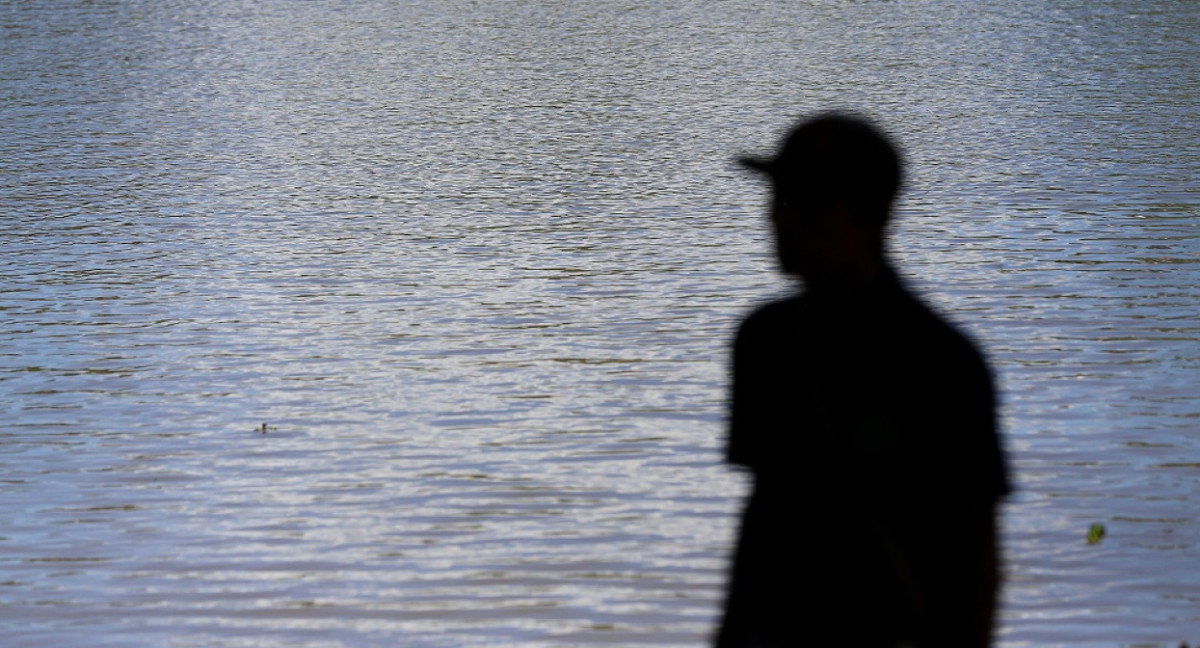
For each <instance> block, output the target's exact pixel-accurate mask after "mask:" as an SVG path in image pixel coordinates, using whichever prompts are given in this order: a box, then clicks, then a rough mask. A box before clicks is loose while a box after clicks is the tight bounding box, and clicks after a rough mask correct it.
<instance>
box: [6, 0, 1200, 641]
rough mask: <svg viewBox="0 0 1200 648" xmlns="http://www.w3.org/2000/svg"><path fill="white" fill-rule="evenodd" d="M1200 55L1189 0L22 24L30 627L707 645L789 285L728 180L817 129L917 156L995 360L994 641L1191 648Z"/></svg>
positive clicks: (13, 148)
mask: <svg viewBox="0 0 1200 648" xmlns="http://www.w3.org/2000/svg"><path fill="white" fill-rule="evenodd" d="M1198 39H1200V5H1197V4H1196V3H1194V2H1181V1H1178V0H1142V1H1134V0H1089V1H1083V0H1057V1H1055V0H1014V1H1013V2H1005V3H1000V2H981V3H964V2H955V1H953V0H895V1H892V2H884V1H866V2H850V1H844V0H838V1H834V0H809V1H796V2H769V1H763V0H723V1H714V2H684V1H679V0H668V1H666V2H632V1H630V0H593V1H591V2H587V3H566V2H553V1H551V0H509V1H497V2H474V1H469V0H441V1H439V0H411V1H399V0H395V1H388V0H350V1H348V2H335V1H332V0H309V1H300V0H293V1H285V0H262V1H258V2H249V1H238V0H231V1H217V0H187V1H186V2H185V1H182V0H140V1H139V0H107V1H106V0H95V1H92V2H87V1H85V0H76V1H71V0H32V1H29V2H17V1H16V0H13V1H3V2H0V102H2V103H0V127H2V132H3V138H2V139H0V224H2V230H0V249H2V250H3V253H2V254H0V291H2V292H0V480H2V482H0V631H2V632H3V636H4V640H3V642H4V644H5V645H8V646H105V645H111V646H230V647H233V646H239V647H240V646H283V645H287V646H312V647H317V646H321V647H326V646H346V647H352V646H354V647H357V646H418V647H426V646H428V647H443V646H444V647H447V648H451V647H460V646H475V645H480V646H481V645H495V646H505V645H508V646H531V647H532V646H547V647H548V646H589V645H620V646H635V645H643V646H700V645H703V642H704V639H705V637H706V636H707V634H708V632H709V631H710V629H711V628H712V625H713V623H714V621H715V617H716V613H717V605H718V600H719V597H720V590H721V586H722V583H723V573H722V571H723V569H724V564H725V558H726V554H727V552H728V550H729V547H730V543H731V540H732V533H733V529H734V523H735V515H736V512H737V510H738V506H739V502H740V498H741V496H742V495H743V494H744V493H745V488H746V484H745V481H744V478H743V477H742V476H741V475H739V474H736V473H734V472H732V471H730V470H729V469H727V468H726V467H724V466H723V465H721V463H720V450H721V443H722V434H723V432H722V418H723V401H724V389H725V386H726V377H725V361H726V353H727V348H726V345H727V342H728V340H729V337H730V335H731V332H732V327H733V326H734V325H735V323H736V321H737V319H738V318H739V316H740V315H742V314H743V313H744V312H745V311H746V309H748V308H749V307H750V306H751V305H753V304H755V303H758V302H760V301H762V300H763V299H766V298H769V297H771V296H773V295H778V294H780V293H781V292H782V291H784V290H786V289H787V286H786V284H785V283H784V282H783V281H782V280H780V279H778V278H777V277H776V276H774V274H773V271H772V265H771V261H770V258H769V257H768V256H767V247H768V241H767V234H766V231H765V229H764V223H763V219H762V217H761V215H760V214H761V210H762V205H763V196H762V187H761V186H759V185H758V184H756V182H755V181H754V180H753V179H751V178H747V177H746V176H745V175H744V174H743V173H741V172H740V171H738V170H737V169H736V168H735V167H734V166H733V165H732V164H731V159H732V158H733V157H734V156H735V155H737V154H739V153H746V152H766V151H768V150H770V149H771V148H772V146H773V145H774V143H775V141H776V138H777V136H778V135H779V133H780V132H781V130H782V129H783V128H785V127H786V126H787V125H788V122H789V121H790V119H791V118H792V117H793V116H795V115H798V114H803V113H808V112H811V111H814V110H818V109H823V108H829V107H846V108H852V109H857V110H861V111H866V112H868V113H869V114H872V115H875V116H877V117H878V118H879V120H880V121H881V122H882V123H883V125H884V126H885V127H886V128H887V129H888V130H890V131H891V132H892V133H894V134H895V136H896V138H897V139H898V140H899V141H900V142H901V143H902V144H903V146H904V148H905V150H906V154H907V157H908V159H909V161H910V169H911V170H910V173H909V182H908V189H907V193H906V194H905V197H904V199H903V200H902V202H901V205H900V208H899V212H900V216H899V218H900V222H899V223H898V225H897V227H896V231H895V236H894V241H893V249H894V254H895V257H896V259H897V263H898V264H899V265H900V267H901V268H902V271H903V273H904V274H906V275H907V276H909V277H910V278H911V281H912V282H913V283H914V285H916V286H918V287H919V288H920V289H921V290H922V291H923V292H924V293H925V294H926V296H927V297H928V299H929V300H930V301H931V302H933V303H935V304H937V305H938V306H939V307H940V308H942V309H943V310H944V311H945V312H947V313H949V314H950V315H951V316H952V317H953V318H954V319H955V320H957V321H958V322H960V323H961V324H963V325H964V326H966V327H967V328H969V329H970V330H971V331H973V332H974V333H975V335H976V336H977V337H979V338H980V339H981V340H983V341H984V343H985V345H986V347H987V349H988V351H989V353H990V355H991V358H992V360H993V363H994V364H995V367H996V370H997V373H998V377H999V381H1000V385H1001V387H1002V390H1003V396H1004V403H1005V408H1004V423H1005V431H1006V435H1007V436H1006V444H1007V447H1008V449H1009V452H1010V455H1011V459H1012V463H1013V469H1014V479H1015V482H1016V485H1017V487H1018V489H1019V491H1018V492H1017V493H1016V494H1015V495H1014V496H1013V497H1012V498H1011V499H1010V501H1009V502H1008V504H1007V505H1006V506H1005V508H1004V520H1003V522H1004V538H1005V548H1006V554H1007V561H1006V566H1005V572H1006V579H1007V585H1006V589H1005V594H1004V609H1003V612H1002V617H1001V624H1000V629H999V632H998V639H999V641H998V643H999V645H1001V646H1004V647H1006V648H1017V647H1019V646H1033V645H1036V646H1139V647H1154V646H1172V647H1173V646H1176V645H1178V643H1179V642H1181V641H1184V640H1187V641H1189V642H1192V643H1193V645H1194V643H1195V642H1200V488H1198V487H1197V484H1198V483H1200V479H1198V478H1200V388H1198V387H1197V385H1200V322H1198V318H1197V306H1198V304H1200V288H1198V287H1197V286H1200V236H1198V230H1197V228H1198V227H1200V194H1198V193H1197V186H1196V178H1195V172H1196V169H1197V168H1198V167H1200V136H1198V133H1197V123H1198V119H1197V117H1198V116H1197V105H1198V104H1200V72H1198V66H1197V58H1198V57H1197V52H1198V50H1200V48H1198V47H1197V41H1198ZM264 426H265V427H264ZM798 520H799V522H800V524H802V525H805V526H804V527H803V528H804V529H807V530H809V531H810V532H819V529H820V521H819V520H804V519H803V511H800V512H799V515H798ZM1094 523H1099V524H1104V525H1105V526H1106V528H1107V535H1106V537H1105V538H1104V539H1103V541H1102V542H1100V543H1099V544H1096V545H1089V544H1087V542H1085V535H1086V533H1087V530H1088V527H1089V526H1090V525H1091V524H1094ZM798 586H802V584H800V585H798ZM850 641H852V636H849V637H848V639H847V642H848V643H849V642H850Z"/></svg>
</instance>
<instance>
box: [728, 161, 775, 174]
mask: <svg viewBox="0 0 1200 648" xmlns="http://www.w3.org/2000/svg"><path fill="white" fill-rule="evenodd" d="M737 162H738V164H740V165H741V166H743V167H745V168H747V169H750V170H751V171H758V172H759V173H766V174H771V175H773V174H774V173H775V169H776V166H777V165H776V163H775V159H774V158H762V157H752V156H746V157H740V158H738V161H737Z"/></svg>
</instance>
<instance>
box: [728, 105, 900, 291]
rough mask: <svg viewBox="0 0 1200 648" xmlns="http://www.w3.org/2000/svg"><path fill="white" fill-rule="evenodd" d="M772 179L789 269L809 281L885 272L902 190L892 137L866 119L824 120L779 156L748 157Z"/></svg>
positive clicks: (746, 161) (794, 137)
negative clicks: (886, 239)
mask: <svg viewBox="0 0 1200 648" xmlns="http://www.w3.org/2000/svg"><path fill="white" fill-rule="evenodd" d="M740 162H741V163H742V164H743V165H745V166H747V167H749V168H751V169H754V170H756V171H760V172H762V173H765V174H766V175H767V177H768V178H769V179H770V181H771V185H772V189H773V193H774V196H773V201H772V206H771V221H772V223H773V225H774V227H775V236H776V244H777V251H778V254H779V261H780V265H781V266H782V269H783V271H784V272H786V273H789V274H797V275H800V276H802V277H804V278H805V279H807V280H809V281H810V282H821V281H823V280H826V279H832V280H837V281H838V282H843V283H844V282H847V281H849V282H856V281H861V280H869V279H870V278H873V276H874V275H875V274H876V273H877V272H878V270H879V269H881V268H882V267H883V232H884V228H885V226H886V225H887V222H888V219H889V218H890V216H891V210H892V201H893V200H894V199H895V197H896V193H897V192H898V191H899V188H900V175H901V164H900V157H899V155H898V154H897V153H896V149H895V148H894V147H893V146H892V144H891V142H889V141H888V139H887V137H886V136H885V135H883V134H882V133H881V132H880V131H879V130H877V129H876V128H875V127H874V126H872V125H871V124H870V123H869V122H867V121H866V120H864V119H861V118H858V117H854V116H849V115H843V114H838V113H827V114H822V115H818V116H817V117H814V118H812V119H808V120H805V121H803V122H801V123H800V124H799V125H798V126H796V127H795V128H794V129H793V130H792V131H791V132H790V133H789V134H788V136H787V138H785V139H784V142H783V146H782V147H781V148H780V150H779V153H778V154H777V155H776V156H775V157H773V158H753V157H750V158H742V159H741V160H740Z"/></svg>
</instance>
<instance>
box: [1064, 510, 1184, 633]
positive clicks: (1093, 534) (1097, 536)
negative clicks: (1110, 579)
mask: <svg viewBox="0 0 1200 648" xmlns="http://www.w3.org/2000/svg"><path fill="white" fill-rule="evenodd" d="M1104 534H1105V529H1104V525H1103V524H1100V523H1096V524H1093V525H1092V526H1091V527H1090V528H1089V529H1088V534H1087V542H1088V544H1092V545H1094V544H1100V540H1101V539H1103V538H1104ZM1184 648H1187V647H1186V646H1184Z"/></svg>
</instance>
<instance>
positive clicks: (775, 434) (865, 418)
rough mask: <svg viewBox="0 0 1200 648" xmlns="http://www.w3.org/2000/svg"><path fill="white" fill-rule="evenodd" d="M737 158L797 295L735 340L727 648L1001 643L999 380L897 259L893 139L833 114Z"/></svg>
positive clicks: (720, 641)
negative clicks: (893, 255) (891, 253)
mask: <svg viewBox="0 0 1200 648" xmlns="http://www.w3.org/2000/svg"><path fill="white" fill-rule="evenodd" d="M742 163H743V164H744V165H745V166H748V167H750V168H751V169H754V170H757V171H760V172H762V173H763V174H765V176H766V178H767V179H768V180H769V181H770V182H771V186H772V189H773V200H772V203H771V214H770V215H771V224H772V225H773V229H774V233H775V243H776V251H777V253H778V258H779V263H780V266H781V268H782V270H783V272H785V273H787V274H790V275H794V276H796V277H798V278H800V279H802V280H803V284H804V290H803V292H802V293H801V294H799V295H798V296H795V297H791V298H788V299H783V300H780V301H776V302H774V303H771V304H768V305H766V306H764V307H762V308H759V309H758V310H756V311H755V312H753V313H752V314H751V315H750V316H749V317H747V318H746V320H745V321H744V322H743V323H742V325H741V327H740V329H739V330H738V333H737V338H736V341H735V343H734V349H733V389H732V399H731V400H732V403H731V413H730V427H729V439H728V448H727V453H728V455H727V459H728V461H729V462H731V463H733V464H737V465H739V466H745V467H748V468H749V469H750V470H751V471H753V475H754V491H753V494H752V495H751V497H750V500H749V502H748V503H747V506H746V510H745V513H744V516H743V518H742V526H741V531H740V537H739V540H738V547H737V551H736V553H735V555H734V559H733V567H732V570H731V578H730V583H729V587H728V598H727V601H726V607H725V614H724V619H723V621H722V625H721V628H720V630H719V632H718V635H717V640H716V645H717V646H718V647H719V648H732V647H737V648H744V647H750V646H753V647H755V648H759V647H772V648H774V647H778V646H879V647H884V646H888V647H891V646H920V647H921V648H930V647H939V648H940V647H947V648H949V647H953V648H964V647H967V646H986V645H988V643H989V641H990V634H991V626H992V617H993V613H994V609H995V601H996V594H997V542H996V525H995V510H996V504H997V502H998V500H999V499H1000V498H1001V497H1002V496H1003V495H1004V494H1006V493H1007V492H1008V482H1007V477H1006V472H1005V466H1004V460H1003V456H1002V453H1001V450H1000V446H999V442H998V439H997V432H996V423H995V412H994V404H993V393H992V381H991V378H990V374H989V371H988V368H987V365H986V364H985V362H984V360H983V358H982V357H981V356H980V354H979V353H978V352H977V351H976V350H975V348H974V346H973V345H972V344H971V343H970V342H969V341H968V340H967V339H966V338H965V337H963V336H962V335H961V334H960V333H958V332H957V331H956V330H955V329H953V328H952V327H951V326H950V325H949V324H947V323H946V322H945V321H943V320H942V319H941V318H939V317H938V316H937V315H936V314H935V313H933V312H932V311H931V310H930V309H929V308H927V307H926V306H925V305H924V304H922V303H921V302H920V301H918V300H917V299H916V298H915V297H914V296H913V295H912V294H910V293H909V292H908V291H907V290H906V289H905V287H904V286H903V284H902V283H901V282H900V281H899V280H898V279H897V277H896V274H895V272H894V271H893V270H892V268H891V266H890V264H889V263H888V260H887V258H886V256H885V253H884V234H885V230H886V226H887V224H888V219H889V216H890V215H891V206H892V202H893V199H894V198H895V196H896V193H897V190H898V188H899V184H900V176H901V170H900V160H899V157H898V155H897V154H896V152H895V149H894V148H893V147H892V145H891V144H890V143H889V142H888V140H887V139H886V138H885V137H884V136H883V135H882V134H880V133H879V132H878V131H877V130H876V129H875V128H874V127H873V126H871V125H870V124H869V123H867V122H866V121H864V120H861V119H858V118H855V117H850V116H844V115H838V114H826V115H820V116H818V117H816V118H814V119H811V120H808V121H805V122H803V123H801V124H800V125H799V126H798V127H797V128H795V130H793V131H792V132H791V133H790V134H789V135H788V137H787V138H786V140H785V141H784V143H783V146H782V149H781V150H780V151H779V152H778V154H777V155H776V156H775V157H773V158H770V159H757V158H747V159H743V160H742Z"/></svg>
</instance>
